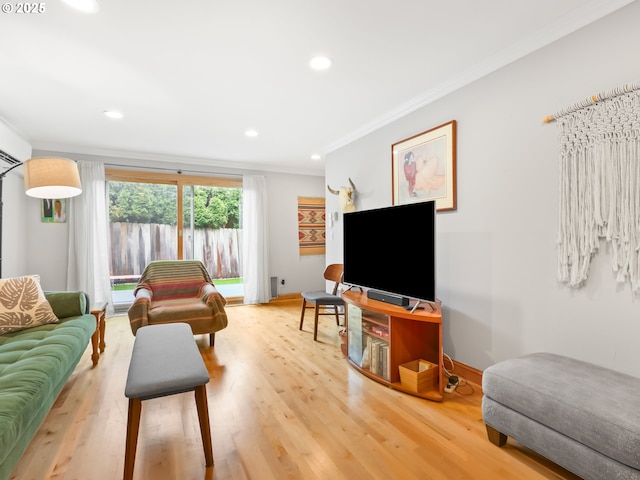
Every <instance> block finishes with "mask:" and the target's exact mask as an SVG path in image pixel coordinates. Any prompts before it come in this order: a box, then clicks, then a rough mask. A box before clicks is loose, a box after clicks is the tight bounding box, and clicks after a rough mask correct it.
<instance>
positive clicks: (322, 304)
mask: <svg viewBox="0 0 640 480" xmlns="http://www.w3.org/2000/svg"><path fill="white" fill-rule="evenodd" d="M342 271H343V265H342V264H341V263H334V264H331V265H329V266H327V268H326V269H325V271H324V278H325V280H329V281H331V282H334V284H333V290H332V291H331V293H327V292H325V291H317V292H316V291H314V292H302V312H301V314H300V330H302V323H303V322H304V312H305V310H306V309H307V308H314V309H315V315H314V325H313V339H314V340H318V316H319V315H334V316H335V317H336V324H337V325H340V317H339V315H338V307H343V308H344V300H342V297H341V296H340V295H337V293H338V287H339V286H340V284H341V283H342ZM307 304H310V305H307ZM320 310H322V311H320Z"/></svg>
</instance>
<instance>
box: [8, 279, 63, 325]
mask: <svg viewBox="0 0 640 480" xmlns="http://www.w3.org/2000/svg"><path fill="white" fill-rule="evenodd" d="M57 321H58V317H56V315H55V314H54V313H53V310H52V309H51V305H49V302H48V301H47V299H46V298H45V296H44V292H43V291H42V287H40V277H39V276H38V275H27V276H24V277H13V278H0V335H2V334H4V333H8V332H15V331H18V330H23V329H25V328H31V327H37V326H38V325H44V324H46V323H56V322H57Z"/></svg>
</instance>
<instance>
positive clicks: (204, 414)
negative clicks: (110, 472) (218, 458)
mask: <svg viewBox="0 0 640 480" xmlns="http://www.w3.org/2000/svg"><path fill="white" fill-rule="evenodd" d="M195 396H196V406H197V407H198V420H200V434H201V435H202V446H203V448H204V458H205V461H206V463H205V464H206V466H207V467H210V466H212V465H213V446H212V445H211V427H210V425H209V405H208V403H207V388H206V385H200V386H198V387H196V388H195ZM132 470H133V467H132Z"/></svg>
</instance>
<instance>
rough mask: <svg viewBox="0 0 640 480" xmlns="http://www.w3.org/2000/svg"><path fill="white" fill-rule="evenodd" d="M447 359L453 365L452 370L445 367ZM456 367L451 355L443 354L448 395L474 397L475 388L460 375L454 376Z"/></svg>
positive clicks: (443, 369)
mask: <svg viewBox="0 0 640 480" xmlns="http://www.w3.org/2000/svg"><path fill="white" fill-rule="evenodd" d="M445 359H446V360H448V361H449V363H450V364H451V370H449V369H447V366H446V365H445ZM455 368H456V365H455V363H453V360H452V359H451V357H450V356H449V355H447V354H446V353H444V352H442V371H443V372H444V374H445V375H446V376H447V379H448V380H447V386H446V387H445V388H444V391H445V392H446V393H453V392H458V393H459V394H460V395H472V394H473V392H474V389H473V387H472V386H471V384H470V383H469V382H467V380H466V378H464V377H461V376H460V375H454V374H453V371H454V370H455Z"/></svg>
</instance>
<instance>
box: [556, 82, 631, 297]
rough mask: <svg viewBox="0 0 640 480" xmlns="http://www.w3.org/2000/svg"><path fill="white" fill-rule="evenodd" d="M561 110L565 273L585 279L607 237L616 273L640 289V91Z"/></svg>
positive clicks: (561, 264)
mask: <svg viewBox="0 0 640 480" xmlns="http://www.w3.org/2000/svg"><path fill="white" fill-rule="evenodd" d="M558 117H560V118H557V121H558V124H559V125H560V129H561V132H560V212H559V213H560V215H559V232H558V246H559V251H558V254H559V255H558V279H559V280H560V281H561V282H563V283H565V284H567V285H569V286H571V287H580V286H582V285H583V284H584V282H585V281H586V280H587V277H588V274H589V266H590V263H591V259H592V257H593V255H595V254H596V252H597V251H598V250H599V247H600V241H601V239H604V240H605V241H606V242H607V243H608V244H609V246H610V253H611V267H612V269H613V271H614V272H615V274H616V277H617V278H616V280H617V281H618V282H619V283H624V282H626V281H628V282H630V283H631V288H632V291H633V292H634V293H636V294H637V293H640V91H633V92H629V93H624V94H622V95H619V96H614V97H612V98H607V99H605V100H603V101H598V102H597V103H596V104H594V105H589V106H587V107H586V108H581V109H578V110H577V111H571V112H570V113H567V114H565V115H562V116H560V115H558Z"/></svg>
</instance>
